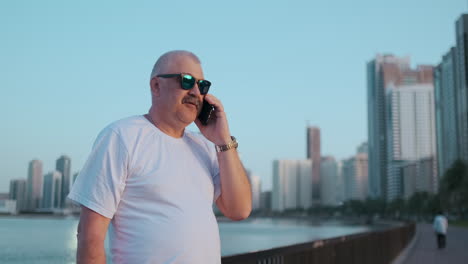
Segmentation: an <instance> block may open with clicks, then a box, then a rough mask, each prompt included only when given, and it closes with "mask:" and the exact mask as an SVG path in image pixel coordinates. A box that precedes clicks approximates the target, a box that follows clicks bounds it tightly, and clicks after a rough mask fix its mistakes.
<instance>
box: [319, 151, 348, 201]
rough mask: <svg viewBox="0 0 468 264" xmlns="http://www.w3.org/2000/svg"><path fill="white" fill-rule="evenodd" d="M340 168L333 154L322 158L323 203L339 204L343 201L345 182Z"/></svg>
mask: <svg viewBox="0 0 468 264" xmlns="http://www.w3.org/2000/svg"><path fill="white" fill-rule="evenodd" d="M339 169H340V168H339V167H338V163H337V162H336V160H335V158H333V157H331V156H328V157H323V158H322V161H321V170H320V175H321V183H322V184H321V193H322V205H325V206H338V205H340V203H341V202H342V201H343V200H342V198H341V193H342V192H343V190H342V187H343V183H342V182H341V177H340V172H339Z"/></svg>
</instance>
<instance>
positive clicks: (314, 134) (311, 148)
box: [307, 127, 322, 204]
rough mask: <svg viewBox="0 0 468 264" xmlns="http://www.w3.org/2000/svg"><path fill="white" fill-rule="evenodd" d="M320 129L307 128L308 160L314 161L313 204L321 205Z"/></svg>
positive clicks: (312, 176) (312, 175)
mask: <svg viewBox="0 0 468 264" xmlns="http://www.w3.org/2000/svg"><path fill="white" fill-rule="evenodd" d="M320 146H321V144H320V128H318V127H308V128H307V158H308V159H310V160H312V174H311V178H312V202H313V204H319V203H320V199H321V194H320V189H321V188H320V160H321V159H322V153H321V149H320Z"/></svg>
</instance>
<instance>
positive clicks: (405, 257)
mask: <svg viewBox="0 0 468 264" xmlns="http://www.w3.org/2000/svg"><path fill="white" fill-rule="evenodd" d="M394 263H402V264H416V263H417V264H419V263H424V264H437V263H443V264H446V263H450V264H457V263H464V264H466V263H468V228H463V227H455V226H450V225H449V228H448V233H447V247H446V248H445V249H441V250H439V249H437V241H436V236H435V234H434V231H433V229H432V225H430V224H418V225H417V228H416V235H415V239H414V241H413V242H411V244H410V245H409V247H408V248H407V249H406V250H405V252H403V253H402V256H400V257H399V261H395V262H394Z"/></svg>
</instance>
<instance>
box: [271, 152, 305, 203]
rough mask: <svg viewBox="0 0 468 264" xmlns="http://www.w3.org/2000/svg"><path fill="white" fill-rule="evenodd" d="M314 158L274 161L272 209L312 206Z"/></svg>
mask: <svg viewBox="0 0 468 264" xmlns="http://www.w3.org/2000/svg"><path fill="white" fill-rule="evenodd" d="M311 171H312V160H309V159H308V160H275V161H273V191H272V194H271V200H272V210H273V211H279V212H282V211H284V210H288V209H309V208H310V207H311V206H312V200H311V199H310V198H311V197H312V188H311V187H312V178H311V177H310V175H311Z"/></svg>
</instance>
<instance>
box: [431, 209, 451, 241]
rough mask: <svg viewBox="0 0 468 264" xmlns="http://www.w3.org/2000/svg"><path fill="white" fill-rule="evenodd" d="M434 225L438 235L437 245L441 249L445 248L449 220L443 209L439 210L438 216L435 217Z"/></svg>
mask: <svg viewBox="0 0 468 264" xmlns="http://www.w3.org/2000/svg"><path fill="white" fill-rule="evenodd" d="M433 226H434V231H435V233H436V236H437V247H438V248H439V249H441V248H445V242H446V237H447V227H448V221H447V218H446V217H445V216H444V214H443V213H442V212H441V211H439V212H438V213H437V215H436V217H435V218H434V224H433Z"/></svg>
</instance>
